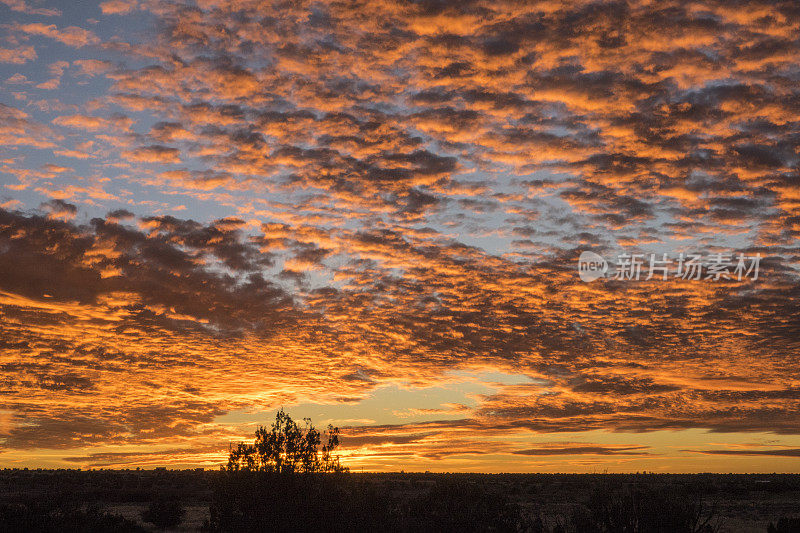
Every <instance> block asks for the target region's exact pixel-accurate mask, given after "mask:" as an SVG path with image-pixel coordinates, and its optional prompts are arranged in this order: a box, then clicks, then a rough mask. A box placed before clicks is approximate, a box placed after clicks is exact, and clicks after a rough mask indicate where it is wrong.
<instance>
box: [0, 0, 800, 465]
mask: <svg viewBox="0 0 800 533" xmlns="http://www.w3.org/2000/svg"><path fill="white" fill-rule="evenodd" d="M0 10H2V11H3V13H4V15H3V16H4V17H6V19H7V20H8V21H9V22H8V23H7V24H4V25H3V26H2V28H0V39H2V42H0V83H1V84H2V87H3V88H4V89H5V91H4V92H3V93H2V95H3V97H2V100H0V141H2V147H3V148H2V154H1V155H0V180H2V181H0V185H2V189H0V368H2V370H3V373H2V386H0V443H1V444H0V464H5V465H9V466H12V465H26V466H35V465H48V466H53V465H71V466H100V465H104V466H116V467H121V466H137V465H138V466H152V465H162V464H170V465H205V466H212V465H214V464H217V463H218V462H220V461H221V460H222V459H223V458H224V455H225V453H226V450H227V445H228V443H229V442H231V441H236V440H239V439H242V438H245V437H246V436H247V435H249V434H251V433H252V429H253V427H254V426H255V425H257V424H258V423H264V422H266V421H268V420H269V419H270V418H271V416H272V413H273V412H274V411H275V410H276V409H278V408H279V407H281V406H283V407H285V408H286V409H287V411H288V412H290V414H292V415H293V416H295V417H297V418H301V417H303V416H312V417H313V418H314V421H315V422H318V423H326V421H331V422H333V423H335V424H337V425H339V426H341V427H342V442H343V447H344V452H343V453H344V454H345V456H344V458H345V461H346V462H347V463H348V464H350V465H352V466H353V467H355V468H364V469H368V470H400V469H405V470H464V471H530V470H542V471H564V470H567V471H599V470H602V469H608V470H610V471H615V470H633V471H635V470H653V471H700V470H723V471H731V470H736V471H751V470H758V471H762V470H763V471H796V470H797V466H796V461H797V449H800V441H799V440H798V434H800V413H799V412H798V407H797V399H798V398H800V374H798V364H797V363H798V355H797V354H798V338H800V337H799V336H798V333H799V332H798V323H797V319H796V318H795V317H796V316H797V315H798V311H800V310H799V309H798V296H800V285H798V279H797V273H796V272H797V271H796V265H797V250H798V242H797V237H798V226H800V222H798V221H799V220H800V218H798V217H800V202H798V198H800V193H798V190H800V179H799V178H798V174H797V165H798V142H799V141H798V139H800V130H799V129H798V125H797V121H796V120H795V118H794V117H796V116H797V110H798V104H799V103H800V95H799V94H798V90H797V83H796V79H797V75H798V71H797V64H798V49H797V43H796V34H797V31H798V29H800V11H799V10H798V9H797V7H796V6H795V5H794V3H792V2H777V3H776V2H750V3H748V5H747V6H738V7H736V8H735V9H734V8H732V7H731V6H730V5H729V4H728V3H725V2H701V3H693V4H689V3H685V2H666V3H664V2H660V3H653V2H600V3H592V2H571V3H563V2H547V1H542V2H527V3H524V4H520V3H518V2H505V1H499V2H498V1H494V2H486V1H483V0H474V1H472V0H471V1H468V2H458V3H453V2H434V1H424V2H383V1H379V2H372V1H370V2H305V1H301V2H292V3H273V2H268V1H255V0H252V1H250V0H213V1H208V0H206V1H201V2H182V1H179V2H174V3H163V2H149V1H143V2H125V1H119V0H113V1H108V2H103V3H101V4H98V5H89V6H81V7H75V8H74V12H70V13H65V12H62V11H60V10H58V9H55V8H54V7H52V6H48V5H47V2H44V3H42V4H41V5H39V4H36V5H35V6H34V5H29V4H26V3H23V2H14V3H13V4H6V5H3V6H0ZM80 20H82V21H83V23H79V21H80ZM583 250H592V251H595V252H597V253H599V254H601V255H603V256H604V257H611V256H614V255H617V254H620V253H622V252H627V253H631V252H638V253H648V254H649V253H651V252H653V253H670V254H675V255H677V254H678V253H680V252H687V251H688V252H691V251H695V252H702V253H706V254H712V253H717V252H727V253H733V254H738V253H744V254H748V255H751V256H752V255H754V254H760V256H761V257H763V258H764V260H763V263H762V265H761V267H762V270H761V274H760V277H759V278H758V279H757V280H753V279H745V280H741V281H737V280H722V281H712V280H698V281H686V280H680V279H669V280H663V281H662V280H650V281H623V280H613V279H603V280H598V281H595V282H592V283H583V282H582V281H580V279H579V277H578V272H577V259H578V256H579V255H580V253H581V251H583Z"/></svg>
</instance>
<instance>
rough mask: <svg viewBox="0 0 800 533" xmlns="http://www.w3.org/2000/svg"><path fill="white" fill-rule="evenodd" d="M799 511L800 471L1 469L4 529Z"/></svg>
mask: <svg viewBox="0 0 800 533" xmlns="http://www.w3.org/2000/svg"><path fill="white" fill-rule="evenodd" d="M148 510H149V514H148ZM143 515H144V518H146V519H149V520H150V521H149V522H148V521H147V520H145V519H143ZM175 515H177V518H176V516H175ZM797 517H800V475H785V474H767V475H762V474H759V475H726V474H691V475H689V474H686V475H683V474H680V475H664V474H628V475H616V474H495V475H482V474H428V473H425V474H405V473H399V474H364V473H362V474H356V473H353V474H344V475H341V476H333V475H330V476H327V477H325V478H324V479H323V478H302V477H300V476H297V477H293V478H285V477H264V476H260V477H259V476H255V477H252V476H251V477H241V476H240V477H231V476H227V475H225V474H223V473H221V472H217V471H203V470H99V471H98V470H95V471H79V470H0V531H58V532H59V533H65V532H68V531H87V532H88V531H92V532H94V531H97V532H100V531H114V532H117V533H121V532H124V531H142V530H144V531H199V530H203V529H205V530H216V531H282V530H283V531H286V530H295V531H310V530H315V531H438V532H443V531H531V532H548V533H552V532H559V533H560V532H564V533H568V532H571V531H580V532H589V533H591V532H594V531H596V532H620V533H622V532H625V533H633V532H647V531H664V532H667V531H677V532H678V533H680V531H691V532H693V533H695V532H696V533H709V532H713V531H719V532H733V531H736V532H759V533H768V532H788V531H792V532H795V531H800V519H797ZM171 518H172V520H170V519H171ZM175 520H180V522H179V524H178V525H177V526H167V525H165V524H169V522H170V521H172V522H173V523H174V522H175ZM153 522H155V523H157V524H159V523H160V524H161V527H157V526H155V525H153ZM770 524H772V527H770Z"/></svg>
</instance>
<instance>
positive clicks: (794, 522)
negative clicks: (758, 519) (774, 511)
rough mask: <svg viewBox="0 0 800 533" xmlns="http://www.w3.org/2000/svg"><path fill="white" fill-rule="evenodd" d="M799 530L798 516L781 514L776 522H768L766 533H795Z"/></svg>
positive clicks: (799, 519)
mask: <svg viewBox="0 0 800 533" xmlns="http://www.w3.org/2000/svg"><path fill="white" fill-rule="evenodd" d="M798 531H800V516H783V517H781V518H780V519H779V520H778V522H777V523H775V524H773V523H772V522H770V523H769V526H768V527H767V533H797V532H798Z"/></svg>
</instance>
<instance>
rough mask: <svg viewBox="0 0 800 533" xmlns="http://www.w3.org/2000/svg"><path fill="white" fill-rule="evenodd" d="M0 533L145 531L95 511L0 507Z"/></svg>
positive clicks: (61, 508) (133, 524) (132, 524)
mask: <svg viewBox="0 0 800 533" xmlns="http://www.w3.org/2000/svg"><path fill="white" fill-rule="evenodd" d="M0 531H4V532H8V533H17V532H19V533H64V532H70V533H73V532H74V533H105V532H107V531H114V532H115V533H144V532H145V531H146V530H145V529H143V528H142V527H140V526H139V525H137V524H136V523H135V522H133V521H131V520H128V519H127V518H124V517H122V516H117V515H113V514H110V513H107V512H105V511H101V510H100V509H98V508H97V507H90V508H88V509H85V510H84V509H80V508H77V507H70V506H67V507H60V506H55V505H48V504H42V503H37V504H2V505H0Z"/></svg>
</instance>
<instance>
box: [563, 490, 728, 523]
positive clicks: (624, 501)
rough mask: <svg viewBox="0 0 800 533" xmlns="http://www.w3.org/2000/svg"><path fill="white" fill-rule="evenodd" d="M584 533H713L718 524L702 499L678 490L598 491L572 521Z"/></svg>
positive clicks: (713, 511) (712, 511)
mask: <svg viewBox="0 0 800 533" xmlns="http://www.w3.org/2000/svg"><path fill="white" fill-rule="evenodd" d="M572 524H573V527H574V529H575V530H576V531H582V532H586V533H715V532H716V531H718V530H719V527H720V524H719V520H718V519H717V518H716V512H715V509H714V508H708V507H707V506H706V505H705V504H704V502H703V500H702V498H700V497H699V496H697V495H694V494H692V493H691V492H689V491H686V490H682V489H681V488H679V487H662V488H660V489H656V488H650V487H648V488H644V487H636V486H633V485H624V486H617V487H612V486H606V485H602V486H600V487H598V488H597V489H596V490H595V491H594V492H593V493H592V494H591V496H590V498H589V500H588V502H587V504H586V508H585V509H582V510H579V511H577V512H576V513H575V514H574V515H573V517H572Z"/></svg>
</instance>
